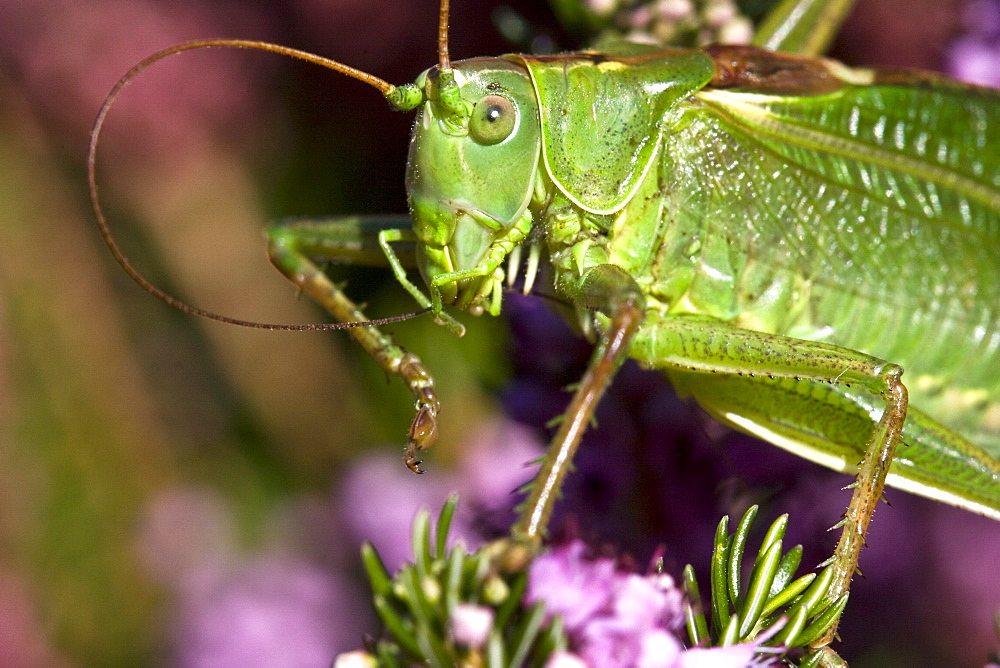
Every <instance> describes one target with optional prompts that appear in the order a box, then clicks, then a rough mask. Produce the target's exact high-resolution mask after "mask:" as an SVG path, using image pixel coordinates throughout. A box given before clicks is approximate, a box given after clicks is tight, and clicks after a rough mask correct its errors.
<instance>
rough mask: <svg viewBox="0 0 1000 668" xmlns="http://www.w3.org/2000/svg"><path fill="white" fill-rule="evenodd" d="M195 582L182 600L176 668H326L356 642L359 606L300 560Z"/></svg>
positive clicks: (346, 590)
mask: <svg viewBox="0 0 1000 668" xmlns="http://www.w3.org/2000/svg"><path fill="white" fill-rule="evenodd" d="M198 575H200V577H198V578H196V579H195V580H193V581H191V582H189V583H188V585H189V586H188V587H187V588H186V591H184V593H183V594H182V597H181V598H182V601H181V606H180V614H179V616H178V618H179V624H178V626H177V628H176V630H175V635H176V641H177V642H176V645H175V646H176V648H177V652H178V655H177V657H176V664H177V665H179V666H190V667H191V668H195V667H197V666H206V667H207V666H212V667H213V668H226V667H227V666H233V667H234V668H235V667H236V666H253V665H258V666H327V665H330V662H331V660H332V659H333V657H334V656H336V654H337V652H338V651H340V650H344V649H346V648H348V647H350V646H351V645H353V644H355V642H356V639H357V637H358V635H359V631H360V629H359V628H358V627H357V626H356V624H357V622H358V621H359V618H358V616H357V613H358V609H359V608H360V607H361V606H363V603H362V601H361V600H359V599H358V597H356V596H355V595H354V592H353V591H352V588H351V587H350V585H348V584H347V583H345V582H343V581H341V579H340V578H338V577H336V576H334V575H333V574H331V573H328V572H326V571H323V570H321V569H319V568H316V567H315V566H312V565H310V564H308V563H306V562H304V561H301V560H298V559H294V558H293V559H287V558H281V557H277V558H272V559H269V560H260V561H258V562H256V563H254V564H251V565H249V566H247V567H245V568H243V569H238V570H235V571H233V572H228V573H220V572H209V573H201V574H198ZM345 603H346V605H345Z"/></svg>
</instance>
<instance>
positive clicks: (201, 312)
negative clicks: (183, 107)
mask: <svg viewBox="0 0 1000 668" xmlns="http://www.w3.org/2000/svg"><path fill="white" fill-rule="evenodd" d="M445 5H447V3H445ZM445 24H446V25H447V17H445ZM211 47H228V48H235V49H258V50H260V51H270V52H272V53H278V54H281V55H283V56H290V57H292V58H298V59H300V60H305V61H306V62H310V63H314V64H316V65H322V66H323V67H326V68H329V69H331V70H335V71H337V72H340V73H342V74H346V75H347V76H349V77H351V78H354V79H357V80H358V81H362V82H364V83H366V84H368V85H370V86H373V87H374V88H377V89H378V90H379V91H380V92H381V93H382V94H383V95H385V96H386V97H387V98H390V102H391V101H392V99H393V98H392V97H391V96H394V95H399V94H400V93H401V92H402V91H400V90H399V89H397V87H396V86H393V85H392V84H390V83H388V82H387V81H384V80H382V79H380V78H378V77H376V76H374V75H371V74H368V73H367V72H362V71H361V70H358V69H355V68H353V67H350V66H348V65H344V64H342V63H338V62H337V61H335V60H331V59H329V58H324V57H322V56H317V55H315V54H312V53H309V52H307V51H300V50H298V49H292V48H289V47H286V46H280V45H278V44H271V43H269V42H258V41H254V40H241V39H205V40H195V41H192V42H184V43H183V44H177V45H175V46H171V47H168V48H166V49H163V50H161V51H157V52H156V53H154V54H152V55H151V56H148V57H146V58H144V59H143V60H141V61H140V62H139V63H138V64H137V65H135V66H134V67H133V68H132V69H130V70H129V71H128V72H126V73H125V75H124V76H123V77H122V78H121V79H119V80H118V82H117V83H115V85H114V87H113V88H112V89H111V92H110V93H108V96H107V97H106V98H104V104H102V105H101V110H100V111H99V112H98V114H97V119H96V120H95V121H94V125H93V127H92V128H91V130H90V147H89V149H88V151H87V182H88V185H89V190H90V204H91V206H92V207H93V209H94V215H95V216H96V218H97V226H98V228H99V229H100V231H101V237H103V239H104V243H105V244H107V246H108V248H109V249H110V250H111V254H112V255H113V256H114V258H115V260H117V261H118V264H120V265H121V267H122V269H124V270H125V272H126V273H127V274H128V275H129V276H131V277H132V280H134V281H135V282H136V283H138V284H139V285H140V286H141V287H142V288H143V289H144V290H146V291H147V292H149V293H150V294H151V295H153V296H154V297H157V298H158V299H160V300H162V301H164V302H166V303H167V304H169V305H171V306H173V307H174V308H176V309H179V310H181V311H183V312H185V313H190V314H191V315H195V316H200V317H202V318H207V319H209V320H216V321H218V322H223V323H226V324H229V325H238V326H240V327H255V328H259V329H271V330H288V331H325V330H331V329H348V328H350V327H365V326H371V325H385V324H389V323H393V322H400V321H402V320H408V319H410V318H413V317H416V316H418V315H421V314H423V313H425V312H427V311H428V310H429V309H423V310H420V311H415V312H413V313H404V314H402V315H397V316H391V317H388V318H380V319H376V320H368V321H364V322H331V323H323V324H311V323H310V324H283V323H267V322H255V321H252V320H241V319H239V318H230V317H228V316H224V315H220V314H218V313H214V312H212V311H207V310H205V309H200V308H197V307H194V306H191V305H190V304H187V303H185V302H183V301H181V300H180V299H178V298H176V297H174V296H173V295H170V294H168V293H166V292H164V291H163V290H161V289H160V288H158V287H156V286H155V285H153V284H152V283H151V282H150V281H149V280H148V279H147V278H146V277H145V276H143V275H142V274H141V273H139V270H138V269H136V268H135V267H134V266H132V263H131V262H130V261H129V259H128V258H127V257H126V256H125V253H123V252H122V250H121V248H120V247H119V246H118V242H117V241H116V240H115V238H114V236H113V235H112V234H111V228H110V226H109V225H108V221H107V219H106V218H105V216H104V209H103V208H102V207H101V201H100V196H99V191H98V187H97V144H98V141H99V140H100V135H101V130H102V129H103V127H104V119H105V118H106V117H107V115H108V111H110V109H111V106H112V105H113V104H114V103H115V100H116V99H117V98H118V95H119V94H120V93H121V92H122V89H124V88H125V86H127V85H128V84H129V83H130V82H131V81H132V79H134V78H135V77H136V76H138V75H139V73H140V72H142V71H143V70H144V69H146V68H147V67H149V66H150V65H152V64H153V63H155V62H157V61H159V60H163V59H164V58H166V57H168V56H172V55H174V54H178V53H181V52H183V51H191V50H193V49H205V48H211ZM445 48H447V45H446V46H445ZM404 88H405V87H404Z"/></svg>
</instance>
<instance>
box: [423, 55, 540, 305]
mask: <svg viewBox="0 0 1000 668" xmlns="http://www.w3.org/2000/svg"><path fill="white" fill-rule="evenodd" d="M414 85H415V87H416V88H417V89H419V90H420V92H421V98H422V101H421V103H420V105H419V107H418V109H417V117H416V120H415V122H414V126H413V137H412V140H411V143H410V152H409V160H408V163H407V175H406V187H407V194H408V197H409V203H410V210H411V214H412V218H413V232H414V234H415V235H416V238H417V261H418V265H419V268H420V271H421V274H422V275H423V277H424V279H425V280H426V281H427V284H428V286H429V287H430V289H431V292H432V299H433V300H435V301H436V299H434V298H435V296H436V295H435V294H434V293H435V292H437V296H439V297H440V299H441V302H442V303H447V304H454V305H455V306H456V307H458V308H463V309H466V310H470V311H472V312H481V311H482V310H484V304H486V306H485V308H486V309H487V310H489V311H490V312H491V313H497V312H499V308H500V290H501V282H502V272H500V271H498V268H499V264H500V262H501V261H502V260H503V259H504V258H505V256H506V254H507V252H509V251H510V249H511V248H512V247H513V246H514V245H516V244H517V243H519V242H520V241H521V240H522V239H523V238H524V235H525V234H527V232H528V229H529V227H530V222H531V219H530V214H527V213H526V211H527V208H528V203H529V202H530V201H531V195H532V192H533V188H534V183H535V175H536V172H537V169H538V160H539V152H540V146H541V140H540V136H539V126H538V108H537V103H536V102H535V96H534V92H533V89H532V85H531V80H530V79H529V77H528V73H527V72H526V71H525V70H524V68H523V67H521V66H519V65H517V64H515V63H514V62H511V61H509V60H505V59H502V58H476V59H472V60H465V61H461V62H457V63H454V64H453V65H452V67H450V68H448V69H447V70H442V69H441V68H440V67H432V68H431V69H429V70H426V71H425V72H423V73H422V74H421V75H420V76H419V77H418V78H417V80H416V83H415V84H414Z"/></svg>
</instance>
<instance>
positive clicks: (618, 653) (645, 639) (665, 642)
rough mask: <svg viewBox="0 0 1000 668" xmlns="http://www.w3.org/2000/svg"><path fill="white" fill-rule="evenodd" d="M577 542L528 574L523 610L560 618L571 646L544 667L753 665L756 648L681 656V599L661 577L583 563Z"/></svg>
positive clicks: (605, 563) (610, 563)
mask: <svg viewBox="0 0 1000 668" xmlns="http://www.w3.org/2000/svg"><path fill="white" fill-rule="evenodd" d="M586 551H587V548H586V546H585V545H584V544H583V543H582V542H580V541H574V542H571V543H568V544H567V545H564V546H562V547H559V548H555V549H553V550H550V551H549V552H547V553H545V554H543V555H541V556H539V557H538V558H537V559H535V561H534V563H532V565H531V570H530V571H529V572H528V590H527V593H526V603H527V604H529V605H531V604H534V603H536V602H539V601H540V602H542V603H543V604H544V605H545V608H546V612H547V613H548V615H549V616H550V617H552V616H555V615H559V616H561V617H562V623H563V625H564V627H565V628H566V632H567V634H568V635H569V638H570V643H571V647H570V649H569V650H568V651H562V652H557V653H555V654H554V655H553V657H552V658H551V659H550V660H549V663H548V666H549V668H569V667H571V666H606V667H608V668H633V667H634V668H697V667H699V666H701V667H706V666H712V667H713V668H741V667H743V666H749V665H755V662H754V654H755V653H756V652H757V647H756V646H755V645H753V644H741V645H733V646H731V647H718V648H710V649H706V648H693V649H684V646H683V645H682V644H681V641H680V640H679V639H678V637H677V635H676V634H677V631H678V629H680V628H681V626H682V625H683V623H684V612H683V602H684V595H683V593H682V592H681V590H680V589H678V588H677V587H676V586H675V585H674V581H673V578H671V577H670V576H669V575H665V574H651V575H645V576H643V575H638V574H636V573H629V572H623V571H621V570H619V569H618V567H617V565H616V563H615V561H614V560H612V559H604V558H602V559H588V558H587V556H586Z"/></svg>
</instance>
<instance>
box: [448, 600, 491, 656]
mask: <svg viewBox="0 0 1000 668" xmlns="http://www.w3.org/2000/svg"><path fill="white" fill-rule="evenodd" d="M493 619H494V614H493V610H492V609H491V608H488V607H486V606H483V605H473V604H471V603H459V604H458V605H456V606H455V612H454V613H452V616H451V620H450V622H449V623H450V625H451V636H452V638H454V640H455V642H457V643H459V644H460V645H465V646H466V647H482V646H483V645H484V644H485V643H486V638H487V636H489V633H490V629H492V628H493Z"/></svg>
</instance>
